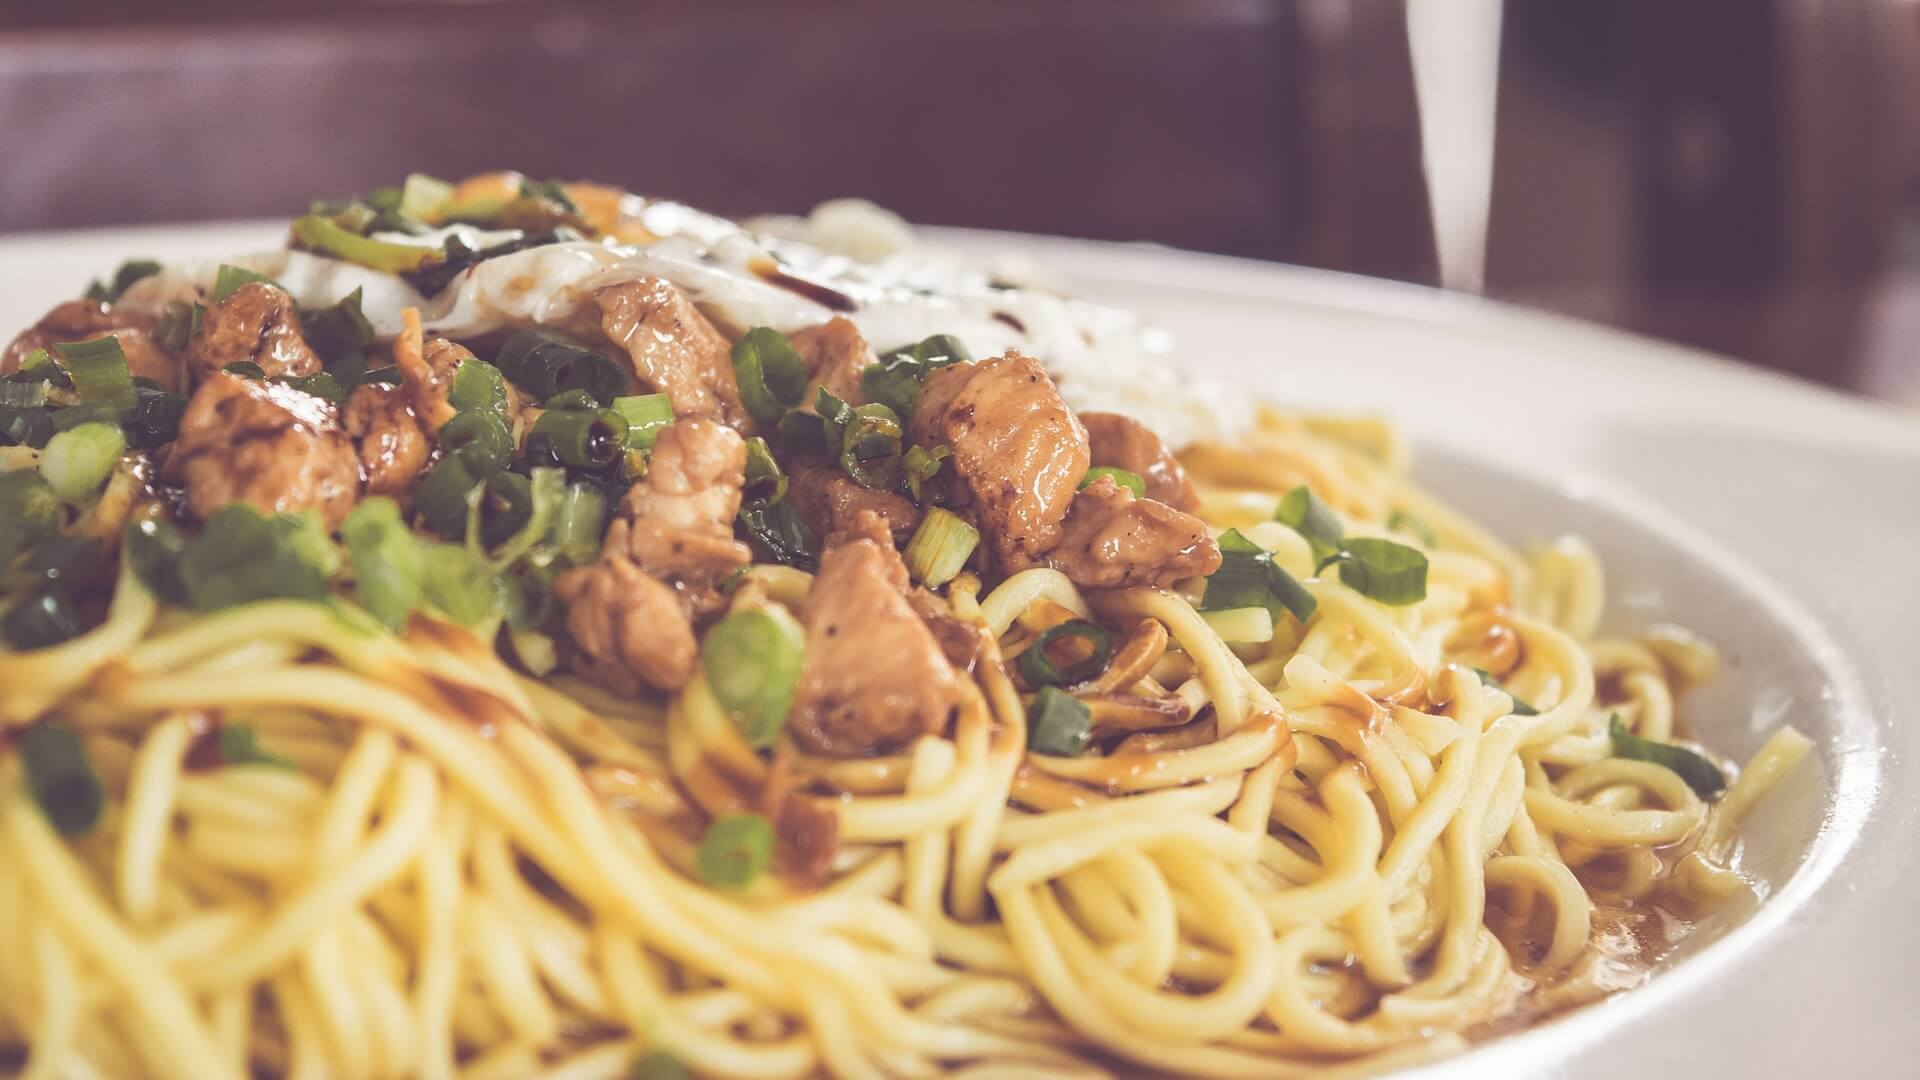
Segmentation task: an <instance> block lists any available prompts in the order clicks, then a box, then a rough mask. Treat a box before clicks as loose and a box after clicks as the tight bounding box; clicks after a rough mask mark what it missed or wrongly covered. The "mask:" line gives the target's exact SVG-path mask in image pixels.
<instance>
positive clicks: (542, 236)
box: [401, 207, 618, 401]
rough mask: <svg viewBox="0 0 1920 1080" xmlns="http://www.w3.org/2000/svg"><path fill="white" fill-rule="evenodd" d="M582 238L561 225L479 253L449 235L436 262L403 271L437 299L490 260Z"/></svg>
mask: <svg viewBox="0 0 1920 1080" xmlns="http://www.w3.org/2000/svg"><path fill="white" fill-rule="evenodd" d="M447 218H448V220H456V219H457V220H467V215H466V214H464V213H462V212H461V209H460V208H459V207H449V208H448V210H447ZM579 239H581V236H580V233H579V232H578V231H577V230H575V229H570V228H567V227H565V226H559V227H555V228H552V229H542V230H539V231H535V232H525V233H522V234H520V235H519V236H518V237H515V238H514V239H512V240H503V241H501V242H500V243H498V244H494V245H493V246H491V247H484V248H480V249H479V250H477V251H476V250H474V249H473V248H471V247H468V246H467V244H466V242H465V241H463V240H461V239H460V238H459V237H458V236H449V237H447V239H446V243H445V244H443V245H442V246H441V249H440V250H439V251H436V252H434V253H433V254H434V255H435V256H436V257H437V258H436V260H435V261H433V262H430V263H427V264H425V265H424V266H423V267H422V268H421V269H419V270H413V271H402V272H401V276H402V277H404V278H406V279H407V282H408V283H409V284H411V285H412V286H413V287H414V288H416V289H418V290H420V294H421V295H422V296H437V295H439V294H440V291H441V290H442V289H445V288H446V287H447V286H448V285H451V284H453V279H454V278H457V277H459V276H460V275H461V274H464V273H466V272H467V271H468V270H471V269H472V268H474V267H475V266H478V265H480V264H481V263H483V262H486V261H487V260H488V259H497V258H499V257H500V256H502V255H511V254H513V253H514V252H516V251H526V250H529V249H531V248H537V247H545V246H547V245H548V244H559V243H566V242H569V241H574V240H579ZM508 377H509V378H512V374H511V373H509V374H508ZM617 392H618V391H616V393H617ZM600 400H602V401H605V400H606V399H605V398H601V399H600Z"/></svg>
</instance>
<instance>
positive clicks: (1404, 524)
mask: <svg viewBox="0 0 1920 1080" xmlns="http://www.w3.org/2000/svg"><path fill="white" fill-rule="evenodd" d="M1387 528H1388V529H1391V530H1392V531H1394V532H1398V533H1406V534H1407V535H1408V536H1411V537H1413V538H1414V539H1415V540H1418V541H1420V543H1421V546H1423V547H1437V546H1439V544H1440V541H1439V540H1437V539H1435V537H1434V535H1433V529H1432V528H1431V527H1429V526H1428V525H1427V523H1426V522H1424V521H1422V520H1420V519H1419V518H1417V517H1414V516H1413V515H1412V514H1409V513H1407V512H1406V511H1405V510H1395V511H1394V512H1393V513H1391V514H1388V515H1387Z"/></svg>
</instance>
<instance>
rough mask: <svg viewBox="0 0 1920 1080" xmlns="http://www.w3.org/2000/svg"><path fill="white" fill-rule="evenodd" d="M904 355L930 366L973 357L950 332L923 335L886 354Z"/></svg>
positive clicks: (942, 365) (965, 361)
mask: <svg viewBox="0 0 1920 1080" xmlns="http://www.w3.org/2000/svg"><path fill="white" fill-rule="evenodd" d="M902 354H904V355H906V356H909V357H911V358H913V359H915V360H918V361H919V362H921V363H923V364H927V365H929V366H931V367H946V366H947V365H948V364H964V363H967V362H969V361H971V360H972V359H973V353H972V352H971V351H969V350H968V349H967V346H966V345H965V344H964V343H963V342H962V341H961V340H960V339H959V338H957V337H954V336H953V335H952V334H935V335H933V336H932V337H924V338H921V339H920V340H919V341H916V342H914V343H913V344H912V345H908V346H905V347H903V348H899V349H894V350H893V351H892V352H889V353H888V354H887V355H888V356H899V355H902Z"/></svg>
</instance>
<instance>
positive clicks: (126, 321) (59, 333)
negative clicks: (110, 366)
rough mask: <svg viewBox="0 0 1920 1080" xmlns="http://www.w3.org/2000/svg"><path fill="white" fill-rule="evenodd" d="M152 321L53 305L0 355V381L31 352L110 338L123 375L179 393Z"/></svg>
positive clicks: (108, 309)
mask: <svg viewBox="0 0 1920 1080" xmlns="http://www.w3.org/2000/svg"><path fill="white" fill-rule="evenodd" d="M152 330H153V323H152V320H150V319H147V318H146V317H144V316H141V315H136V314H134V313H133V312H130V311H117V310H115V309H114V307H113V305H111V304H106V303H102V302H100V301H98V300H68V301H65V302H64V303H59V304H55V305H54V307H53V310H52V311H49V312H47V313H46V314H45V315H44V316H42V317H41V319H40V321H39V322H37V323H35V324H33V326H32V327H31V328H29V329H28V330H26V331H24V332H22V333H21V334H20V336H19V337H16V338H14V339H13V341H12V343H11V344H9V345H8V346H7V350H6V352H4V353H0V375H11V374H13V373H14V372H16V371H18V370H20V365H21V363H22V362H24V361H25V360H26V358H27V357H28V356H30V355H32V353H33V351H34V350H35V349H45V350H47V351H48V352H53V347H54V346H55V345H60V344H65V343H68V342H74V341H89V340H92V339H93V338H98V337H105V336H106V335H108V334H112V335H113V336H114V337H116V338H119V339H120V351H121V353H122V354H124V355H125V356H126V358H127V370H128V371H130V372H132V373H133V374H134V375H136V376H139V377H143V378H148V379H152V380H153V381H154V382H156V383H158V384H160V388H161V389H162V390H167V391H171V392H174V393H178V392H179V391H180V389H181V388H182V386H183V381H182V375H181V371H180V362H179V361H178V360H176V359H174V358H173V357H171V356H168V355H167V353H166V352H165V350H163V349H161V348H160V346H158V345H156V344H154V342H153V338H152V337H151V336H150V333H151V331H152Z"/></svg>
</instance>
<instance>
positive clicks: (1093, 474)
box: [1080, 465, 1147, 499]
mask: <svg viewBox="0 0 1920 1080" xmlns="http://www.w3.org/2000/svg"><path fill="white" fill-rule="evenodd" d="M1103 476H1111V477H1113V482H1114V483H1116V484H1119V485H1120V486H1121V487H1123V488H1126V489H1127V490H1128V491H1131V492H1133V497H1134V498H1136V499H1144V498H1146V497H1147V482H1146V481H1145V480H1143V479H1141V478H1140V474H1139V473H1136V472H1128V471H1127V470H1125V469H1116V468H1113V467H1112V466H1108V465H1097V466H1095V467H1093V468H1091V469H1088V470H1087V475H1085V476H1083V477H1081V478H1080V490H1082V491H1085V490H1086V488H1087V486H1088V485H1089V484H1092V483H1094V482H1095V481H1097V480H1099V479H1100V478H1101V477H1103Z"/></svg>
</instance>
